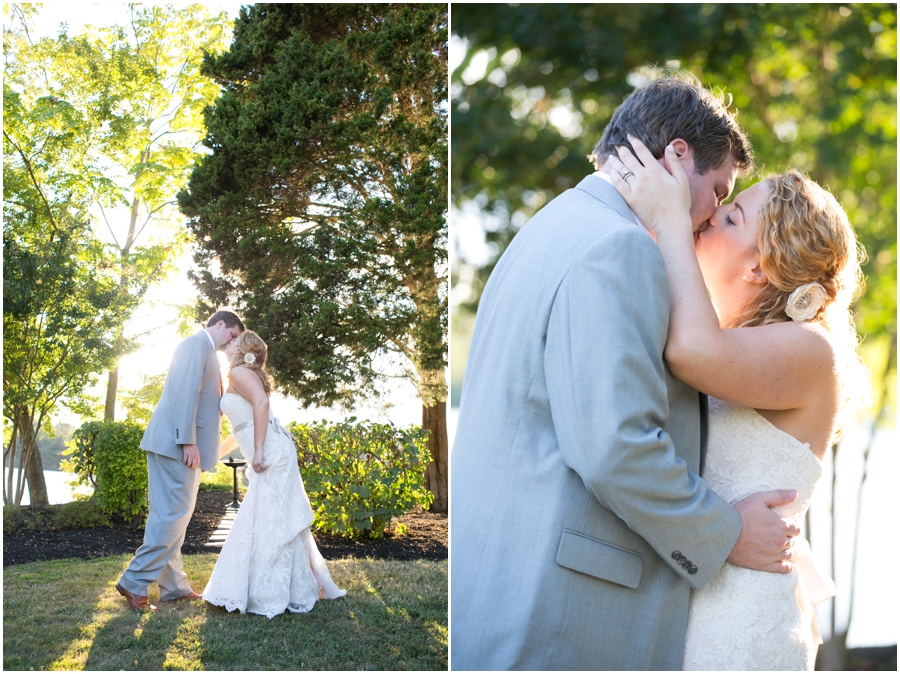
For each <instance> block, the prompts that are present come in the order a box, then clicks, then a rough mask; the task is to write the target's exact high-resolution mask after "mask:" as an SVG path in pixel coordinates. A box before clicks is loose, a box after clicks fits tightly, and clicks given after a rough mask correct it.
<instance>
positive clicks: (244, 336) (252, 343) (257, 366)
mask: <svg viewBox="0 0 900 674" xmlns="http://www.w3.org/2000/svg"><path fill="white" fill-rule="evenodd" d="M248 353H252V354H253V355H254V356H255V358H256V360H255V362H253V363H248V362H246V361H245V360H244V356H245V355H246V354H248ZM268 353H269V349H268V347H266V343H265V342H264V341H263V340H262V337H260V336H259V335H257V334H256V333H255V332H253V330H245V331H244V332H242V333H241V334H240V336H239V337H238V338H237V353H236V354H235V356H234V358H232V360H231V362H230V363H229V364H228V367H229V369H231V370H233V369H234V368H236V367H246V368H247V369H249V370H252V371H253V372H254V373H255V374H256V376H257V377H259V380H260V381H261V382H262V385H263V388H264V389H265V391H266V395H270V394H271V393H272V378H271V377H270V376H269V373H268V372H266V356H267V355H268Z"/></svg>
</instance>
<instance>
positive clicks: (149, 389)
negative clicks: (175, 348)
mask: <svg viewBox="0 0 900 674" xmlns="http://www.w3.org/2000/svg"><path fill="white" fill-rule="evenodd" d="M141 381H142V384H141V387H140V388H137V389H134V390H133V391H123V392H122V395H121V396H120V399H121V401H122V407H124V408H125V414H126V416H127V418H128V420H129V421H134V422H135V423H139V424H144V425H145V426H146V425H147V424H148V423H149V422H150V417H152V416H153V410H155V409H156V404H157V403H158V402H159V399H160V397H161V396H162V390H163V385H164V384H165V383H166V375H165V373H163V374H154V375H144V376H143V377H142V379H141Z"/></svg>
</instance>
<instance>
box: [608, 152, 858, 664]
mask: <svg viewBox="0 0 900 674" xmlns="http://www.w3.org/2000/svg"><path fill="white" fill-rule="evenodd" d="M629 140H630V141H631V144H632V146H633V147H634V151H635V154H636V155H637V158H635V156H634V155H633V154H632V153H631V152H630V151H629V150H628V149H627V148H624V147H619V149H618V152H619V157H618V159H617V158H616V157H612V158H611V160H610V166H611V168H612V169H613V171H611V179H612V182H613V184H614V185H615V187H616V188H617V189H618V190H619V192H620V193H621V195H622V196H623V198H624V199H625V200H626V201H627V202H628V205H629V206H630V207H631V209H632V210H633V211H634V212H635V214H636V215H637V216H638V218H640V220H641V222H643V223H644V224H645V225H646V226H647V227H648V228H649V229H650V230H651V231H652V232H653V233H654V234H655V236H656V238H657V243H658V244H659V248H660V252H661V253H662V255H663V258H664V260H665V264H666V271H667V275H668V277H669V284H670V291H671V296H672V297H671V299H672V305H671V307H672V308H671V315H670V323H669V338H668V342H667V344H666V350H665V356H666V361H667V363H668V365H669V369H670V370H671V371H672V373H673V374H674V375H675V376H677V377H678V378H679V379H681V380H683V381H684V382H686V383H687V384H689V385H690V386H692V387H694V388H696V389H699V390H700V391H703V392H705V393H707V394H709V395H710V396H711V398H710V406H709V407H710V419H709V428H710V431H709V449H708V454H707V459H706V470H705V473H704V476H703V478H704V480H705V481H706V482H707V483H708V484H709V486H710V487H712V488H713V489H714V490H715V491H716V492H717V493H718V494H719V495H720V496H722V497H723V498H725V499H726V500H728V501H730V502H732V503H733V502H735V501H737V500H739V499H741V498H743V497H744V496H746V495H747V494H750V493H752V492H755V491H764V490H769V489H778V488H795V489H797V491H798V498H797V499H796V500H795V501H794V502H793V503H791V504H789V505H787V506H782V507H780V508H776V510H777V511H779V513H780V514H782V515H783V516H786V517H790V518H793V519H794V520H795V521H799V520H800V519H801V518H802V517H803V515H804V514H805V512H806V509H807V508H808V506H809V502H810V499H811V498H812V493H813V489H814V488H815V485H816V483H817V481H818V480H819V478H820V476H821V474H822V460H823V458H824V456H825V452H826V451H827V449H828V447H829V446H830V445H831V444H833V443H834V442H836V440H837V438H838V437H839V436H840V433H841V431H842V430H843V429H844V428H845V427H846V426H847V425H848V423H849V422H851V421H852V420H853V418H854V417H855V416H856V413H857V412H858V411H859V410H860V408H861V407H862V405H863V404H864V402H865V398H866V395H867V393H868V380H867V378H866V377H867V371H866V370H865V369H864V366H863V365H862V363H861V362H860V360H859V357H858V355H857V352H856V346H857V339H856V331H855V329H854V327H853V318H852V314H851V312H850V309H849V305H850V301H851V299H852V296H853V294H854V292H855V291H856V290H857V288H858V282H859V278H860V270H859V260H858V255H859V252H858V249H857V244H856V237H855V235H854V233H853V230H852V228H851V226H850V223H849V221H848V219H847V215H846V213H844V211H843V209H842V208H841V207H840V205H839V204H838V202H837V201H836V200H835V198H834V197H833V196H832V195H831V194H830V193H829V192H827V191H826V190H824V189H822V188H821V187H819V185H817V184H816V183H814V182H812V181H811V180H809V179H808V178H807V177H806V176H804V175H803V174H801V173H800V172H798V171H795V170H790V171H787V172H786V173H784V174H781V175H774V176H770V177H768V178H766V179H764V180H763V181H761V182H758V183H756V184H755V185H753V186H752V187H750V188H749V189H747V190H745V191H743V192H741V193H740V194H739V195H737V196H736V197H735V198H734V200H733V201H732V202H731V203H730V204H727V205H724V206H720V207H719V208H718V209H717V210H716V212H715V214H714V215H713V217H712V218H711V219H710V222H709V226H708V227H707V228H706V229H705V230H702V231H701V232H700V233H699V234H697V235H693V233H692V228H691V219H690V217H689V215H688V213H689V210H690V194H689V191H688V178H687V175H686V174H685V172H684V170H683V168H682V167H681V164H680V162H679V158H678V154H677V150H678V148H677V147H673V145H674V144H676V143H680V142H681V141H674V142H673V144H672V145H669V147H667V148H666V153H665V157H664V160H656V159H654V158H653V156H652V155H651V153H650V151H649V150H648V149H647V148H646V146H644V145H643V144H642V143H641V141H639V140H638V139H636V138H633V137H630V136H629ZM638 160H640V161H638ZM664 164H665V165H668V168H669V170H670V171H671V172H672V175H669V173H668V172H667V171H666V169H665V168H664ZM712 396H714V398H713V397H712ZM800 545H801V546H802V548H801V549H799V550H798V549H797V546H795V550H794V557H793V560H794V570H793V571H792V572H791V573H790V574H777V573H767V572H765V571H753V570H750V569H744V568H740V567H737V566H733V565H731V564H729V563H727V562H726V564H725V566H724V567H723V568H722V569H721V570H720V571H719V573H718V574H717V575H716V576H715V577H714V578H713V580H712V581H710V583H709V584H708V585H706V586H705V587H703V588H702V589H700V590H698V591H692V592H691V605H690V616H689V618H688V630H687V640H686V645H685V654H684V663H683V669H687V670H811V669H813V666H814V664H815V655H816V649H817V647H818V644H819V643H821V638H820V637H819V634H818V629H817V625H816V619H815V607H814V606H813V602H814V601H822V600H823V599H825V598H827V597H829V596H833V594H834V591H833V588H834V586H833V583H832V582H831V581H830V579H827V578H822V577H821V576H820V575H819V574H817V573H816V572H815V569H814V567H813V566H812V560H811V558H810V557H809V555H808V545H807V544H806V543H805V541H802V542H801V543H800Z"/></svg>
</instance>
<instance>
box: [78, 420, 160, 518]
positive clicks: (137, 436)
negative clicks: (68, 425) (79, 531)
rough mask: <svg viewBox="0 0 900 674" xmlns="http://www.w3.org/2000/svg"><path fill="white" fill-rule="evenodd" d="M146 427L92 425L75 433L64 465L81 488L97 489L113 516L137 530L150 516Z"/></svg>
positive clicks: (128, 423)
mask: <svg viewBox="0 0 900 674" xmlns="http://www.w3.org/2000/svg"><path fill="white" fill-rule="evenodd" d="M143 435H144V427H143V426H141V425H139V424H136V423H134V422H133V421H92V422H89V423H86V424H84V425H83V426H82V427H81V428H79V429H78V430H77V431H75V433H74V435H73V438H72V442H71V443H70V446H69V450H67V452H66V454H67V455H68V456H70V457H71V459H70V460H69V461H68V462H67V463H66V464H65V465H64V467H65V469H66V470H70V471H72V472H74V473H75V475H76V481H77V482H78V483H79V484H88V483H89V482H90V483H91V484H92V485H94V498H96V500H97V504H98V505H99V506H100V509H101V510H102V511H103V512H104V513H107V514H109V515H113V516H116V517H121V518H124V519H126V520H128V521H130V522H131V524H132V526H133V527H137V526H138V525H140V524H141V523H142V522H143V518H144V516H145V515H146V512H147V487H148V478H147V457H146V454H145V453H144V451H143V450H142V449H141V448H140V444H141V438H142V437H143Z"/></svg>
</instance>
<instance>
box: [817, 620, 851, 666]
mask: <svg viewBox="0 0 900 674" xmlns="http://www.w3.org/2000/svg"><path fill="white" fill-rule="evenodd" d="M833 610H834V607H832V611H833ZM846 664H847V632H841V633H839V634H832V635H831V638H830V639H828V641H826V642H825V643H824V644H822V645H821V646H819V653H818V655H817V656H816V669H817V670H819V671H823V672H842V671H844V670H845V669H846Z"/></svg>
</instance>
